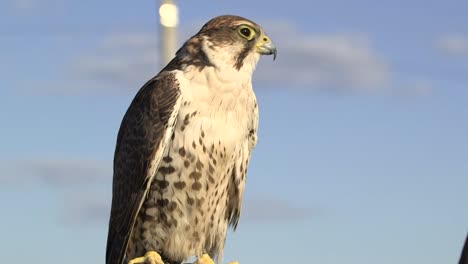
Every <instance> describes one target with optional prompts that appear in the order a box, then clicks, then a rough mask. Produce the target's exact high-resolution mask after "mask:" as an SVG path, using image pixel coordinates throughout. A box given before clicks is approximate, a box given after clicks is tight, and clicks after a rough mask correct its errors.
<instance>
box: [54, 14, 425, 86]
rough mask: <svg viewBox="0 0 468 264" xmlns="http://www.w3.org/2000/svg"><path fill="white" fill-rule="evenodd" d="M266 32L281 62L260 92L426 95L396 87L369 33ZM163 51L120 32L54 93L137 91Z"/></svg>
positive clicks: (270, 68) (263, 72)
mask: <svg viewBox="0 0 468 264" xmlns="http://www.w3.org/2000/svg"><path fill="white" fill-rule="evenodd" d="M264 27H265V28H266V29H267V30H268V33H269V35H270V36H271V38H272V39H273V40H274V41H275V42H276V44H277V46H278V52H279V54H278V59H277V60H276V61H275V62H272V61H271V60H270V58H269V57H266V58H263V59H262V60H261V62H260V64H259V66H258V67H257V71H256V73H255V76H254V82H255V86H256V87H257V88H265V87H273V88H280V89H307V90H320V91H330V92H337V91H338V92H345V93H346V92H347V93H367V94H390V95H393V94H396V93H398V94H399V93H401V94H412V95H419V94H420V93H419V92H417V91H414V90H418V91H419V90H420V87H412V86H411V85H405V84H403V85H401V84H398V85H396V83H399V82H398V76H394V74H392V73H393V72H394V71H393V70H392V66H391V65H390V63H389V62H388V61H387V60H386V58H385V56H383V54H381V53H380V52H379V51H378V50H377V49H376V48H375V47H374V45H373V43H372V40H371V37H370V36H368V35H366V34H362V33H329V34H312V33H306V32H302V31H300V30H299V29H297V27H295V26H294V25H292V24H290V23H288V22H275V23H266V25H265V26H264ZM188 32H190V33H188ZM195 32H196V30H195V29H191V30H182V34H181V35H183V36H184V39H185V38H186V37H188V36H190V35H192V34H194V33H195ZM182 40H183V39H182ZM158 52H159V49H158V40H157V35H156V33H155V32H114V33H112V34H110V35H107V36H104V37H103V38H102V39H101V40H99V42H98V43H97V44H96V47H95V48H93V49H91V50H88V51H85V52H83V53H82V54H81V55H80V56H79V57H75V58H73V59H72V60H71V61H69V65H68V67H66V69H65V75H66V80H67V81H66V82H67V86H66V87H68V88H67V90H66V91H64V90H63V85H62V84H61V83H60V81H58V82H57V83H53V84H52V85H50V87H51V88H50V90H52V92H54V91H55V92H60V93H64V92H65V93H66V92H69V93H72V94H74V93H77V92H78V93H79V92H84V93H89V92H96V91H103V90H107V91H116V90H117V91H118V90H122V89H133V90H137V89H138V88H139V87H141V85H143V84H144V83H145V82H146V80H148V79H149V78H151V77H152V76H154V75H155V74H156V73H157V72H158V71H159V70H160V68H161V67H160V65H159V56H158ZM71 80H72V82H71ZM70 83H73V85H72V87H70ZM53 87H59V88H57V89H54V88H53ZM427 87H429V86H426V88H427ZM403 89H404V90H405V91H403V92H400V91H401V90H403ZM427 89H429V88H427ZM396 90H398V92H395V91H396ZM424 94H428V93H424Z"/></svg>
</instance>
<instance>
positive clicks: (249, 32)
mask: <svg viewBox="0 0 468 264" xmlns="http://www.w3.org/2000/svg"><path fill="white" fill-rule="evenodd" d="M237 32H238V33H239V35H241V37H243V38H245V39H247V40H252V39H253V38H254V37H255V31H254V30H253V28H251V27H250V26H247V25H243V26H240V27H239V29H238V31H237Z"/></svg>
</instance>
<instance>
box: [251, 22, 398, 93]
mask: <svg viewBox="0 0 468 264" xmlns="http://www.w3.org/2000/svg"><path fill="white" fill-rule="evenodd" d="M266 28H268V29H272V30H269V34H270V36H271V37H272V38H273V39H275V41H276V42H277V46H278V50H279V51H278V52H279V53H278V60H277V62H276V63H271V62H265V61H264V62H263V63H262V64H261V65H260V66H259V68H258V70H257V73H258V75H257V80H259V81H265V82H268V83H270V84H272V83H280V84H281V85H282V86H285V85H286V86H288V87H308V88H311V89H318V88H323V87H325V88H333V89H345V90H375V89H380V88H382V87H383V86H385V85H386V84H388V83H389V81H390V80H391V73H390V69H389V68H390V67H389V65H388V64H387V63H386V61H385V59H384V58H383V56H381V55H380V54H379V53H378V52H377V51H376V50H375V49H374V48H373V47H372V43H371V41H370V38H369V37H368V36H366V35H364V34H352V33H339V34H337V33H334V34H307V33H304V32H300V31H299V30H297V29H296V28H295V27H294V26H293V25H291V24H289V23H272V24H269V25H267V26H266Z"/></svg>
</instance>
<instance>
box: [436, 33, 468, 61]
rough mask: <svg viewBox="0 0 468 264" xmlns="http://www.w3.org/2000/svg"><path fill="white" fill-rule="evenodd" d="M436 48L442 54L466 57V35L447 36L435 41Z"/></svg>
mask: <svg viewBox="0 0 468 264" xmlns="http://www.w3.org/2000/svg"><path fill="white" fill-rule="evenodd" d="M437 47H438V48H439V49H440V50H441V51H442V52H444V53H447V54H449V55H454V56H466V55H468V35H463V34H456V33H455V34H447V35H444V36H441V37H440V38H439V39H438V40H437Z"/></svg>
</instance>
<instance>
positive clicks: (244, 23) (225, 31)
mask: <svg viewBox="0 0 468 264" xmlns="http://www.w3.org/2000/svg"><path fill="white" fill-rule="evenodd" d="M260 55H273V59H275V58H276V47H275V45H274V44H273V42H272V41H271V40H270V38H269V37H268V36H267V35H266V33H265V31H264V30H263V29H262V28H261V27H260V26H259V25H257V24H256V23H254V22H252V21H250V20H248V19H246V18H243V17H239V16H232V15H224V16H218V17H215V18H213V19H211V20H210V21H208V22H207V23H206V24H205V25H204V26H203V27H202V28H201V30H200V31H199V32H198V33H197V34H196V35H194V36H193V37H191V38H190V39H189V40H187V41H186V42H185V44H184V45H183V46H182V48H180V49H179V51H177V54H176V58H175V59H174V60H173V61H172V62H171V64H172V65H171V64H169V65H168V67H169V68H173V67H174V68H175V66H177V68H179V67H182V68H185V67H188V66H194V67H196V68H197V69H198V70H199V71H201V70H203V69H204V68H205V67H214V68H215V69H217V70H223V71H226V70H228V71H237V72H244V73H247V74H252V73H253V71H254V69H255V66H256V65H257V62H258V60H259V59H260ZM171 66H172V67H171Z"/></svg>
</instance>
